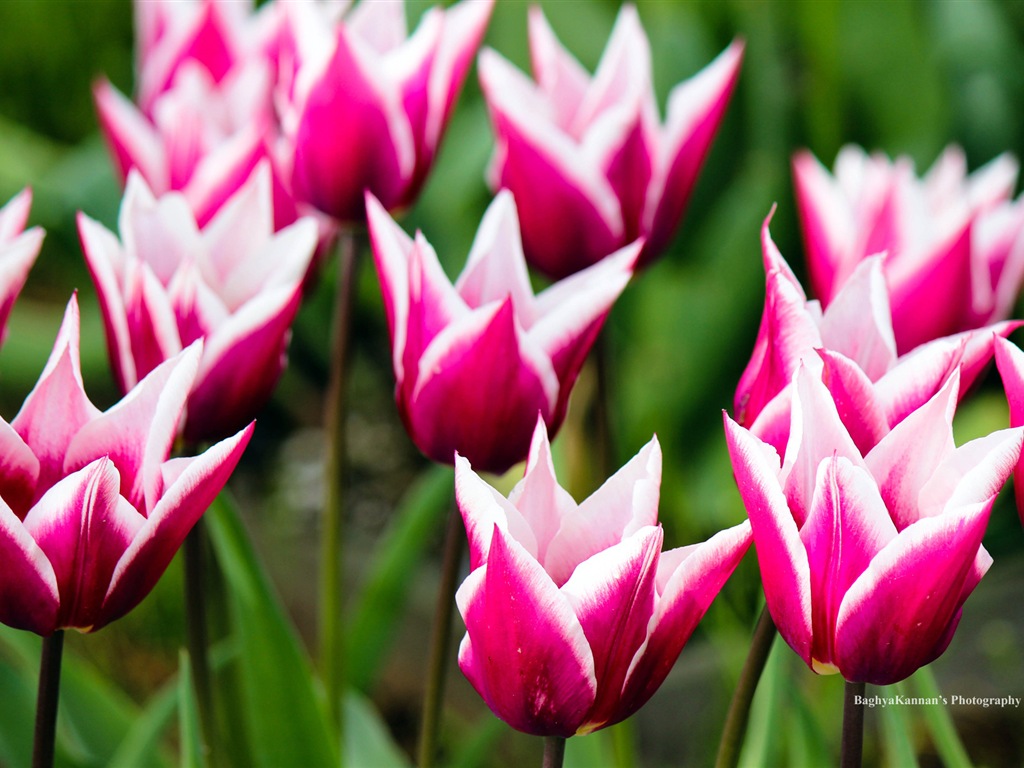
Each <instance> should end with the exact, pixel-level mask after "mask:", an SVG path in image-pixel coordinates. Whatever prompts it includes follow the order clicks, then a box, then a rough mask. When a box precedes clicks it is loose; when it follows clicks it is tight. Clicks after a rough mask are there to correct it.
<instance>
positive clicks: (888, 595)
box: [835, 502, 991, 685]
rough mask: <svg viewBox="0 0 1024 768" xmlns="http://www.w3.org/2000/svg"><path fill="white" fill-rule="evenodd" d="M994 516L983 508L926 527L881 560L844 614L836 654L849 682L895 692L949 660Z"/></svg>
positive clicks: (905, 535)
mask: <svg viewBox="0 0 1024 768" xmlns="http://www.w3.org/2000/svg"><path fill="white" fill-rule="evenodd" d="M990 508H991V502H989V503H987V504H985V503H982V504H976V505H971V506H965V507H960V508H958V509H955V510H949V511H948V512H947V513H945V514H942V515H940V516H938V517H930V518H926V519H924V520H920V521H918V522H917V523H914V524H913V525H911V526H910V527H909V528H907V529H905V530H904V531H902V532H901V533H900V534H899V535H898V536H897V537H896V538H895V539H894V540H893V541H892V542H891V543H890V544H889V546H887V547H886V548H885V549H883V550H882V551H881V552H880V553H879V554H878V555H877V556H876V557H875V559H874V560H873V561H872V563H871V565H870V566H869V567H868V569H867V570H866V571H865V572H864V574H863V575H862V576H861V577H860V578H859V579H858V580H857V581H856V582H855V583H854V584H853V586H852V587H851V588H850V591H849V592H847V595H846V599H845V600H844V601H843V604H842V606H841V608H840V610H839V618H838V621H837V623H836V646H835V650H836V662H837V666H838V667H839V668H840V670H841V671H842V673H843V677H845V678H846V679H847V680H852V681H858V682H868V683H874V684H876V685H888V684H890V683H896V682H899V681H900V680H903V679H905V678H906V677H908V676H909V675H911V674H912V673H913V672H914V671H915V670H917V669H918V668H919V667H922V666H924V665H925V664H928V663H930V662H931V661H933V660H935V659H936V658H938V656H940V655H941V654H942V652H943V651H944V650H945V649H946V646H947V645H948V644H949V641H950V639H951V638H952V631H953V629H954V628H955V626H956V624H957V622H958V621H959V616H960V609H961V607H962V605H963V601H964V599H966V597H967V595H966V594H964V593H963V585H964V583H965V581H966V580H967V579H969V578H972V574H973V570H974V563H975V558H976V557H977V555H978V552H979V549H980V547H981V539H982V536H983V535H984V533H985V526H986V524H987V523H988V511H989V509H990ZM936 563H941V564H942V566H941V567H936Z"/></svg>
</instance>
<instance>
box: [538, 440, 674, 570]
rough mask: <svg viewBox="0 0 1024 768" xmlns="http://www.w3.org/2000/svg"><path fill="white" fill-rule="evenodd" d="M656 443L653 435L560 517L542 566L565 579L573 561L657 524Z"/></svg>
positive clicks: (658, 457) (658, 460) (658, 453)
mask: <svg viewBox="0 0 1024 768" xmlns="http://www.w3.org/2000/svg"><path fill="white" fill-rule="evenodd" d="M661 465H662V457H661V445H660V444H659V443H658V438H657V437H652V438H651V441H650V442H649V443H647V445H645V446H644V447H643V448H641V449H640V452H639V453H637V455H636V456H634V457H633V458H632V459H630V460H629V462H627V463H626V464H625V466H623V467H622V468H621V469H619V471H618V472H616V473H615V474H614V475H612V476H611V477H610V478H608V479H607V480H606V481H605V482H604V484H603V485H602V486H601V487H600V488H598V489H597V490H596V491H594V493H593V494H591V495H590V496H589V497H588V498H587V499H585V500H584V501H583V502H581V503H580V505H579V507H577V508H576V509H575V510H573V511H571V512H570V513H569V514H567V515H566V517H565V518H564V519H563V520H562V525H561V528H560V529H559V531H558V533H557V535H556V536H555V538H554V539H553V540H552V542H551V546H550V549H549V550H548V553H547V559H546V560H545V562H544V567H545V569H546V570H547V572H548V573H550V574H551V577H552V578H553V579H554V580H555V583H556V584H564V583H565V581H566V580H567V579H568V578H569V577H570V576H571V575H572V572H573V570H575V568H576V566H578V565H579V564H580V563H582V562H583V561H584V560H587V559H589V558H590V557H593V556H594V555H595V554H596V553H598V552H601V551H602V550H605V549H608V548H609V547H611V546H613V545H615V544H618V543H619V542H620V541H622V540H623V539H625V538H627V537H628V536H631V535H632V534H634V533H635V532H636V531H638V530H640V529H641V528H644V527H647V526H653V525H657V524H658V499H659V496H660V492H661Z"/></svg>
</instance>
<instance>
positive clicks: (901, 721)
mask: <svg viewBox="0 0 1024 768" xmlns="http://www.w3.org/2000/svg"><path fill="white" fill-rule="evenodd" d="M894 693H895V694H900V693H902V690H901V686H900V685H898V684H897V685H895V686H892V687H891V688H886V689H883V692H882V694H881V695H882V696H891V695H892V694H894ZM879 717H880V718H881V721H882V734H881V735H882V751H883V754H884V755H885V757H886V763H888V764H889V765H902V766H907V767H908V768H917V765H918V762H917V753H916V751H915V750H914V744H913V742H912V741H911V737H910V732H911V725H910V720H909V719H908V718H907V714H906V709H905V708H904V707H881V708H880V710H879Z"/></svg>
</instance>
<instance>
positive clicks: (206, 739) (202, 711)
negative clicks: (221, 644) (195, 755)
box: [183, 518, 219, 765]
mask: <svg viewBox="0 0 1024 768" xmlns="http://www.w3.org/2000/svg"><path fill="white" fill-rule="evenodd" d="M204 526H205V524H204V522H203V519H202V518H199V520H198V521H197V522H196V524H195V525H194V526H193V527H192V530H191V531H189V532H188V535H187V536H186V537H185V544H184V547H183V550H184V553H185V554H184V556H185V641H186V643H187V645H188V655H189V662H190V663H189V666H190V667H191V670H192V687H193V688H194V689H195V694H196V708H197V709H198V710H199V730H200V733H199V743H200V747H201V749H202V753H203V757H204V758H205V759H206V761H207V762H209V763H211V764H213V765H217V762H218V758H219V755H218V753H217V751H216V749H214V743H215V740H216V723H215V717H214V711H213V687H212V686H211V685H210V659H209V646H210V641H209V632H208V631H207V625H206V589H205V587H206V583H205V579H206V575H205V571H206V568H205V564H204V559H205V553H204V546H205V534H206V529H205V527H204Z"/></svg>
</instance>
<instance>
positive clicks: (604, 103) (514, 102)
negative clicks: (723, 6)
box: [479, 5, 743, 278]
mask: <svg viewBox="0 0 1024 768" xmlns="http://www.w3.org/2000/svg"><path fill="white" fill-rule="evenodd" d="M529 28H530V52H531V60H532V64H533V72H534V76H535V78H536V83H534V82H533V81H531V80H530V79H529V78H527V77H526V76H525V75H523V74H522V73H521V72H519V71H518V70H517V69H516V68H515V67H513V66H512V65H511V64H510V63H509V62H508V61H506V60H505V59H503V58H502V57H501V56H499V55H498V54H497V53H495V52H493V51H491V50H485V51H483V53H481V55H480V63H479V68H480V83H481V86H482V87H483V91H484V96H485V97H486V99H487V104H488V107H489V109H490V113H491V122H492V123H493V126H494V132H495V135H496V141H497V148H496V150H495V154H494V158H493V160H492V165H491V169H490V182H491V186H492V187H493V188H495V189H497V188H507V189H510V190H511V191H512V192H513V194H514V195H515V197H516V200H517V201H518V202H519V215H520V219H521V224H522V228H523V244H524V247H525V249H526V257H527V260H528V261H529V262H530V263H531V264H532V265H533V266H535V267H536V268H537V269H539V270H541V271H542V272H544V273H546V274H548V275H550V276H551V277H554V278H561V277H565V276H566V275H569V274H572V273H573V272H577V271H578V270H580V269H583V268H584V267H586V266H588V265H590V264H593V263H594V262H595V261H597V260H598V259H600V258H602V257H604V256H605V255H607V254H609V253H611V252H612V251H614V250H616V249H617V248H621V247H622V246H624V245H626V244H627V243H630V242H633V241H634V240H636V239H637V238H638V237H642V238H644V239H645V243H646V244H645V245H644V249H643V252H642V253H641V256H640V262H639V263H640V264H641V265H645V264H647V263H649V262H650V261H652V260H653V259H654V258H656V257H657V256H658V255H659V254H660V253H661V252H662V251H663V250H664V249H665V247H666V246H667V245H668V243H669V241H670V240H671V238H672V236H673V233H674V231H675V229H676V227H677V226H678V224H679V221H680V219H681V218H682V215H683V211H684V209H685V208H686V203H687V201H688V199H689V197H690V193H691V191H692V190H693V186H694V183H695V182H696V179H697V173H698V171H699V170H700V167H701V165H702V164H703V162H704V158H705V156H706V155H707V153H708V150H709V148H710V146H711V141H712V139H713V138H714V135H715V131H716V130H717V128H718V125H719V123H720V122H721V120H722V116H723V114H724V113H725V108H726V106H727V104H728V102H729V98H730V96H731V95H732V91H733V88H734V86H735V84H736V79H737V77H738V75H739V66H740V60H741V59H742V56H743V44H742V43H740V42H734V43H733V44H732V45H730V46H729V47H728V48H727V49H726V50H725V51H724V52H723V53H722V54H721V55H720V56H719V57H718V58H717V59H715V61H713V62H712V63H711V64H710V65H708V66H707V67H706V68H705V69H704V70H702V71H701V72H699V73H698V74H696V75H695V76H693V77H692V78H690V79H689V80H686V81H684V82H682V83H680V84H679V85H677V86H676V87H675V88H674V89H673V90H672V92H671V94H670V95H669V99H668V109H667V119H666V121H665V123H664V124H662V123H661V122H660V120H659V117H658V107H657V104H656V101H655V97H654V90H653V86H652V83H651V65H650V59H651V52H650V45H649V43H648V41H647V36H646V35H645V34H644V30H643V27H642V26H641V25H640V19H639V17H638V15H637V12H636V8H634V7H633V6H632V5H625V6H623V8H622V9H621V11H620V12H619V15H618V18H617V20H616V22H615V27H614V29H613V31H612V34H611V38H610V40H609V42H608V45H607V47H606V48H605V52H604V54H603V56H602V58H601V62H600V64H599V65H598V67H597V72H596V74H595V75H594V76H593V78H591V76H590V75H589V74H588V73H587V72H586V70H584V69H583V67H582V66H580V64H579V63H578V62H577V61H576V59H575V58H573V56H572V54H570V53H569V52H568V51H566V50H565V49H564V48H563V47H562V45H561V44H560V43H559V41H558V39H557V38H556V37H555V34H554V32H553V31H552V30H551V28H550V26H549V25H548V22H547V20H546V19H545V17H544V14H543V12H542V11H541V10H540V8H539V7H533V8H531V9H530V16H529Z"/></svg>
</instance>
